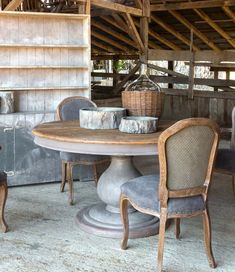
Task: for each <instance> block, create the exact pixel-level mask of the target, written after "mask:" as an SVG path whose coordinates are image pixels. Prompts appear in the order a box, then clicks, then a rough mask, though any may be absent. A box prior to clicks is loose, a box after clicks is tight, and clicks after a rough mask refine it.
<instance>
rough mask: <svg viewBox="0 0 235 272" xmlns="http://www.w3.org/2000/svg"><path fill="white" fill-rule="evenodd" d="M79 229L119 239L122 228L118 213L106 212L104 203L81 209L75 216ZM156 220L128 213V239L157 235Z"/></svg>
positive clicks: (144, 215)
mask: <svg viewBox="0 0 235 272" xmlns="http://www.w3.org/2000/svg"><path fill="white" fill-rule="evenodd" d="M77 222H78V224H79V227H80V228H81V229H83V230H84V231H86V232H89V233H92V234H95V235H98V236H102V237H110V238H121V237H122V234H123V226H122V223H121V218H120V213H113V212H110V211H108V210H106V205H105V203H100V204H98V205H97V204H96V205H93V206H90V207H87V208H84V209H82V210H81V211H79V212H78V214H77ZM158 222H159V220H158V218H156V217H153V216H150V215H146V214H142V213H139V212H137V211H132V212H130V213H129V231H130V232H129V237H130V238H140V237H147V236H151V235H155V234H157V233H158V230H159V226H158Z"/></svg>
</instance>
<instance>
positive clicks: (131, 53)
mask: <svg viewBox="0 0 235 272" xmlns="http://www.w3.org/2000/svg"><path fill="white" fill-rule="evenodd" d="M0 2H1V9H2V10H6V11H7V10H8V11H9V10H11V11H14V10H18V11H30V12H52V13H82V14H84V13H86V14H90V15H91V58H92V59H93V60H97V59H98V60H100V59H104V60H113V61H117V60H120V59H135V60H136V66H135V67H133V69H132V70H131V71H130V72H129V74H127V75H123V74H118V73H116V72H115V71H114V72H112V73H103V74H100V73H92V75H93V76H98V77H112V78H113V86H112V87H103V86H102V88H101V89H102V92H103V91H104V90H105V92H106V93H109V94H110V95H111V96H117V95H120V93H121V91H122V90H123V88H124V86H125V85H126V83H127V82H128V81H129V80H130V79H132V78H133V77H134V76H135V73H136V72H137V71H138V69H139V66H140V63H141V62H147V61H156V60H164V61H168V68H164V67H159V66H156V65H155V66H152V67H151V68H154V69H155V70H157V71H160V72H162V73H164V76H156V77H155V80H156V81H157V82H159V83H165V84H168V88H166V89H164V91H165V93H166V94H167V95H170V96H171V97H172V96H174V101H176V100H177V99H176V98H177V96H178V98H179V99H181V98H182V97H184V98H185V107H186V108H188V103H189V102H188V99H193V98H194V97H198V99H199V100H200V99H201V98H205V99H207V100H208V101H207V102H206V105H207V106H206V109H207V110H206V112H205V113H202V114H201V115H202V116H205V117H206V116H211V115H210V113H209V112H211V111H212V112H213V111H214V109H215V108H216V111H219V112H222V113H220V114H219V115H220V116H221V114H222V116H223V117H222V123H227V122H229V123H230V122H231V118H230V116H231V109H232V107H233V105H234V103H231V100H232V101H233V102H235V100H234V99H235V94H234V87H235V80H233V79H232V78H230V74H231V72H234V71H235V0H32V1H26V0H1V1H0ZM174 61H184V62H185V63H186V65H188V67H189V73H188V74H187V75H183V74H181V73H179V72H176V71H174V67H173V66H174V65H173V62H174ZM196 66H207V67H209V68H210V71H211V72H212V73H213V76H214V78H196V77H195V74H194V68H195V67H196ZM220 72H225V73H226V78H223V79H221V78H220V77H219V73H220ZM174 84H175V85H174ZM176 84H186V85H187V86H188V89H187V90H188V91H185V89H184V90H181V89H176V88H174V87H175V86H176ZM198 85H205V86H209V87H213V88H214V92H212V91H211V90H209V91H204V92H198V91H197V89H196V88H195V86H198ZM94 89H99V86H96V87H94ZM101 97H102V96H101ZM180 97H181V98H180ZM214 98H216V99H218V101H220V99H223V103H221V105H220V106H218V105H214V106H213V105H212V106H211V103H212V101H213V99H214ZM180 101H181V100H180ZM169 103H170V105H171V106H170V108H171V109H172V108H174V106H172V102H169ZM190 103H191V102H190ZM228 103H230V104H229V105H230V106H229V107H228V106H227V105H228ZM178 104H179V105H181V102H180V103H178ZM191 104H195V101H194V102H192V103H191ZM212 104H213V103H212ZM194 106H195V105H191V106H190V107H192V108H191V111H190V114H187V115H186V116H197V115H198V113H200V111H201V109H202V108H204V106H203V107H201V106H200V108H201V109H198V107H199V105H197V106H196V108H197V110H195V109H193V107H194ZM221 107H222V109H220V108H221ZM181 108H182V107H181V106H179V111H180V112H182V110H181ZM218 109H219V110H218ZM169 112H170V110H169ZM172 114H173V112H172ZM173 115H174V114H173ZM199 115H200V114H199ZM180 117H185V116H182V115H180ZM220 121H221V120H220Z"/></svg>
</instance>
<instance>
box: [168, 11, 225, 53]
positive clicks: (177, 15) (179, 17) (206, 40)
mask: <svg viewBox="0 0 235 272" xmlns="http://www.w3.org/2000/svg"><path fill="white" fill-rule="evenodd" d="M169 13H170V14H171V15H172V16H174V17H175V18H176V19H177V20H178V21H179V22H181V23H182V24H183V25H184V26H186V27H187V28H188V29H189V30H190V31H191V30H193V33H194V34H195V35H196V36H198V37H199V38H200V39H201V40H202V41H203V42H204V43H205V44H207V45H208V46H209V47H210V48H211V49H213V50H216V51H220V49H219V47H218V46H216V45H215V44H214V43H213V42H212V41H211V40H210V39H209V38H207V36H206V35H205V34H203V33H202V32H201V31H199V30H198V29H197V28H196V27H195V26H194V25H193V24H191V23H190V22H189V21H188V20H187V19H186V18H185V17H184V16H182V15H181V14H180V13H179V12H177V11H174V10H169Z"/></svg>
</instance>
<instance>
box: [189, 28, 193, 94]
mask: <svg viewBox="0 0 235 272" xmlns="http://www.w3.org/2000/svg"><path fill="white" fill-rule="evenodd" d="M190 41H191V43H190V52H191V57H190V64H189V80H188V98H189V99H193V96H194V93H193V85H194V52H193V29H191V33H190Z"/></svg>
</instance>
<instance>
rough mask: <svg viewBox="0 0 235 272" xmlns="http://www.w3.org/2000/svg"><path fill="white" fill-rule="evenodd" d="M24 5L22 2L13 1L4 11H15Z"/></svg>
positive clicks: (18, 0) (19, 0) (20, 0)
mask: <svg viewBox="0 0 235 272" xmlns="http://www.w3.org/2000/svg"><path fill="white" fill-rule="evenodd" d="M21 3H22V0H12V1H11V2H10V3H9V4H8V5H7V6H6V7H5V9H4V11H15V10H16V9H17V8H18V7H19V6H20V5H21Z"/></svg>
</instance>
